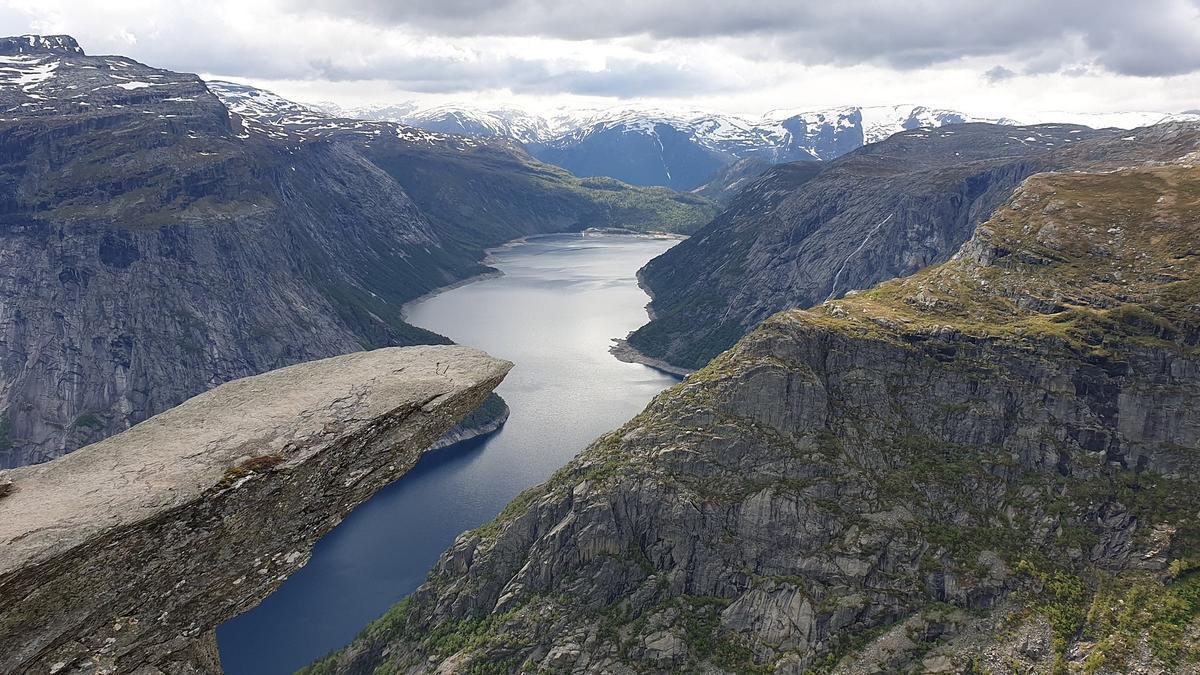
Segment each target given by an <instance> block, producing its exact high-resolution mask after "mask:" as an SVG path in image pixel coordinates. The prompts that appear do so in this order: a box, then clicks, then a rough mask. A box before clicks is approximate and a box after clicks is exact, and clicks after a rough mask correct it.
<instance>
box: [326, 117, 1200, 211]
mask: <svg viewBox="0 0 1200 675" xmlns="http://www.w3.org/2000/svg"><path fill="white" fill-rule="evenodd" d="M321 107H322V108H323V109H325V110H327V111H329V112H331V113H333V114H336V115H338V116H341V117H351V118H357V119H367V120H390V121H395V122H403V123H405V124H410V125H412V126H416V127H420V128H422V129H428V130H430V131H438V132H446V133H463V134H470V135H476V136H482V137H486V138H506V139H509V140H512V141H515V142H517V143H520V144H522V145H523V146H524V147H525V148H526V149H527V150H528V151H529V152H530V153H531V154H533V155H534V156H535V157H537V158H538V159H540V160H542V161H545V162H549V163H551V164H555V165H558V166H561V167H564V168H566V169H568V170H570V171H571V172H572V173H575V174H576V175H580V176H609V177H613V178H617V179H620V180H623V181H625V182H627V183H632V184H634V185H662V186H667V187H670V188H672V189H675V190H680V191H687V190H697V189H699V188H702V187H703V186H705V185H706V184H708V183H710V182H714V181H716V182H719V181H720V178H719V174H720V173H721V172H722V171H724V170H726V169H727V168H728V167H730V166H731V165H734V164H737V163H739V162H741V161H743V160H753V161H754V162H765V163H770V164H777V163H781V162H791V161H800V160H812V159H820V160H832V159H836V158H837V157H840V156H841V155H844V154H846V153H848V152H852V151H854V150H856V149H858V148H860V147H862V146H863V145H866V144H870V143H877V142H879V141H882V140H884V139H886V138H887V137H889V136H891V135H892V134H896V133H900V132H902V131H913V130H916V129H922V128H926V129H928V128H939V127H942V126H946V125H951V124H965V123H972V122H988V123H993V124H1004V125H1010V126H1020V125H1031V124H1050V123H1059V124H1078V125H1084V126H1089V127H1092V128H1095V129H1102V128H1122V129H1133V128H1137V127H1143V126H1149V125H1152V124H1159V123H1162V122H1168V121H1182V122H1186V121H1200V114H1197V113H1195V112H1194V111H1193V112H1184V113H1155V112H1118V113H1073V112H1048V113H1039V114H1035V115H1031V116H1030V117H1029V119H1023V120H1020V121H1018V120H1014V119H1009V118H1000V117H996V118H985V117H978V116H972V115H968V114H965V113H962V112H958V111H954V110H945V109H939V108H929V107H926V106H919V105H911V104H905V105H890V106H844V107H840V108H828V109H816V110H813V109H780V110H772V111H770V112H768V113H766V114H765V115H763V116H761V117H750V116H744V115H730V114H719V113H712V112H702V111H690V112H688V111H669V110H662V109H657V108H650V107H642V106H624V107H613V108H606V109H578V110H575V109H565V108H564V109H559V110H556V111H553V112H550V113H548V114H545V115H535V114H532V113H530V112H527V111H523V110H519V109H516V108H511V107H510V108H496V109H485V108H479V107H475V106H470V105H453V104H443V105H438V106H434V107H423V106H420V105H418V104H416V103H411V102H408V103H401V104H394V105H383V106H360V107H356V108H342V107H339V106H337V105H335V104H331V103H326V104H322V105H321ZM702 194H708V193H702Z"/></svg>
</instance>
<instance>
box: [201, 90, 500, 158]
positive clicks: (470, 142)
mask: <svg viewBox="0 0 1200 675" xmlns="http://www.w3.org/2000/svg"><path fill="white" fill-rule="evenodd" d="M205 84H206V85H207V86H208V89H209V90H210V91H212V93H214V94H216V96H217V98H219V99H221V102H222V103H224V104H225V107H226V108H228V109H229V111H230V112H232V113H233V114H235V115H237V116H238V117H239V118H240V119H241V121H242V125H243V127H244V129H245V133H246V134H251V133H256V134H261V135H264V136H268V137H271V138H275V139H281V140H282V139H287V138H296V139H302V138H331V137H347V136H354V137H358V138H368V139H369V138H374V137H380V136H388V137H393V136H394V137H396V138H399V139H400V140H402V141H405V142H408V143H414V144H424V145H434V144H438V145H448V146H454V147H457V148H460V149H461V148H467V147H472V146H475V145H479V144H481V143H484V142H485V141H484V140H483V139H481V138H478V137H473V136H469V135H452V134H446V133H440V132H437V131H430V130H427V129H423V128H420V127H417V126H414V125H411V124H404V123H401V122H396V121H392V120H383V119H357V118H350V117H337V116H333V114H332V113H329V112H326V111H325V109H323V108H321V109H319V108H317V107H316V106H312V107H310V106H306V105H302V104H300V103H296V102H295V101H291V100H289V99H286V98H284V97H282V96H279V95H278V94H275V93H273V92H270V91H267V90H265V89H259V88H257V87H252V86H250V85H246V84H239V83H237V82H226V81H223V80H209V81H207V82H206V83H205Z"/></svg>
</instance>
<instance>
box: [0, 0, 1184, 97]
mask: <svg viewBox="0 0 1200 675" xmlns="http://www.w3.org/2000/svg"><path fill="white" fill-rule="evenodd" d="M0 33H3V34H5V35H16V34H23V33H42V34H51V33H67V34H70V35H73V36H75V37H76V38H77V39H78V40H79V42H80V44H81V45H82V46H83V48H84V49H85V50H86V51H87V52H88V53H90V54H122V55H126V56H130V57H132V58H135V59H137V60H139V61H142V62H143V63H147V64H149V65H152V66H157V67H161V68H168V69H171V70H179V71H187V72H195V73H200V74H202V75H203V76H205V77H209V78H220V79H231V80H235V81H240V82H246V83H249V84H254V85H257V86H262V87H264V88H267V89H271V90H272V91H275V92H277V93H279V94H281V95H283V96H286V97H289V98H293V99H296V100H301V101H308V102H320V101H332V102H335V103H338V104H340V105H343V106H356V105H366V104H386V103H399V102H404V101H417V102H420V103H424V104H435V103H446V102H463V103H470V104H474V105H484V106H493V105H513V106H517V107H523V108H527V109H531V110H533V111H535V112H547V111H549V110H551V109H553V108H557V107H597V106H606V105H627V104H629V103H631V102H634V103H638V104H645V105H656V106H660V107H667V108H676V109H702V110H716V111H722V112H728V113H739V114H746V115H758V114H762V113H764V112H766V111H768V110H773V109H780V108H801V109H805V108H824V107H831V106H839V105H889V104H899V103H916V104H921V105H928V106H935V107H945V108H952V109H956V110H961V111H964V112H967V113H970V114H975V115H980V116H991V117H1000V116H1006V117H1016V118H1020V117H1028V116H1030V115H1034V114H1036V113H1044V112H1048V111H1070V112H1083V113H1088V112H1114V111H1132V110H1148V111H1160V112H1182V111H1185V110H1194V109H1200V0H1119V1H1118V0H953V1H949V0H908V1H901V0H890V1H889V0H825V1H822V2H808V1H805V0H791V1H789V2H785V1H780V0H755V1H754V2H735V1H731V0H727V1H724V2H722V1H718V0H603V1H601V2H592V1H588V2H570V1H568V0H399V1H396V0H392V1H388V0H262V1H257V0H192V1H189V2H177V1H174V0H162V1H158V2H153V1H148V0H103V1H99V2H96V1H87V0H0Z"/></svg>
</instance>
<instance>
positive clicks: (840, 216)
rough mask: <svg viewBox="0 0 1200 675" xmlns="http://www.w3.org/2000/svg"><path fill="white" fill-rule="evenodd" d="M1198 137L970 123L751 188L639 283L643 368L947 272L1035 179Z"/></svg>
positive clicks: (1111, 164) (1143, 155)
mask: <svg viewBox="0 0 1200 675" xmlns="http://www.w3.org/2000/svg"><path fill="white" fill-rule="evenodd" d="M1198 139H1200V132H1198V131H1197V126H1196V125H1186V124H1173V125H1163V126H1160V127H1149V128H1146V129H1142V130H1139V131H1136V132H1122V131H1117V130H1111V129H1110V130H1107V131H1094V130H1091V129H1088V128H1086V127H1077V126H1069V125H1039V126H1033V127H1007V126H997V125H990V124H961V125H955V126H952V127H942V128H940V129H918V130H915V131H909V132H904V133H901V134H897V135H895V136H893V137H891V138H889V139H887V140H885V141H883V142H880V143H876V144H873V145H868V146H866V147H864V148H861V149H859V150H857V151H855V152H853V153H850V154H849V155H846V156H844V157H842V158H840V159H837V160H835V161H832V162H828V163H826V166H825V167H824V168H823V169H822V170H821V171H820V172H819V173H817V174H816V176H815V177H813V176H812V175H811V174H812V173H813V171H812V167H803V169H802V170H798V169H797V168H795V167H793V166H790V165H789V166H784V167H779V168H776V169H774V170H772V171H771V172H769V173H768V174H767V175H765V176H763V177H762V178H760V179H759V180H757V181H756V182H754V183H752V184H750V185H749V186H748V187H746V188H745V189H744V190H743V191H742V192H741V193H740V194H739V195H738V196H737V197H736V198H734V199H733V200H732V202H731V203H730V205H729V207H728V209H727V210H726V211H724V212H723V213H722V214H721V215H719V216H718V217H717V218H716V219H715V220H714V221H713V222H712V223H711V224H709V225H708V226H706V227H705V228H703V229H702V230H700V231H699V232H697V233H696V234H695V235H694V236H693V237H692V238H691V239H689V240H688V241H686V242H683V243H682V244H680V245H679V246H676V247H675V248H673V249H671V250H670V251H668V252H667V253H665V254H663V255H662V256H659V257H658V258H656V259H655V260H652V261H651V262H650V263H648V264H647V265H646V266H645V267H644V268H643V269H642V271H641V275H640V278H641V280H642V282H643V284H644V286H645V287H646V289H647V291H648V292H649V293H650V294H651V295H652V296H653V298H654V300H653V303H652V305H651V312H652V316H653V320H652V321H651V322H650V323H649V324H647V325H646V326H644V327H642V328H640V329H639V330H637V331H636V332H634V333H633V334H632V335H630V336H629V344H630V345H631V346H633V347H634V348H636V349H638V350H640V351H641V352H642V353H643V354H645V355H646V356H648V357H652V358H657V359H662V360H664V361H667V362H669V363H671V364H673V365H676V366H682V367H685V368H699V367H700V366H702V365H704V364H705V363H707V362H708V360H709V359H711V358H712V357H713V356H715V355H716V354H718V353H720V352H721V351H722V350H724V349H726V348H728V347H729V346H730V345H732V344H733V343H734V342H735V341H736V340H737V339H738V338H740V337H742V336H743V335H745V334H746V333H747V332H748V331H749V330H750V329H751V328H753V327H754V326H755V325H757V324H758V323H759V322H760V321H762V320H763V319H765V318H767V317H768V316H770V315H772V314H774V313H775V312H778V311H781V310H784V309H789V308H796V307H799V308H803V307H811V306H812V305H815V304H817V303H820V302H822V301H824V300H826V299H829V298H837V297H840V296H841V295H843V294H844V293H846V292H848V291H850V290H854V289H862V288H869V287H870V286H873V285H874V284H877V283H879V282H880V281H884V280H887V279H890V278H894V277H897V276H903V275H906V274H912V273H913V272H915V271H917V270H919V269H921V268H923V267H926V266H928V265H931V264H936V263H940V262H943V261H945V260H946V259H947V258H949V257H950V256H951V255H952V254H953V253H954V252H955V251H957V250H958V248H959V247H960V246H961V245H962V244H963V242H965V241H966V240H967V238H969V237H970V236H971V233H972V232H973V231H974V229H975V227H976V226H977V225H978V224H979V223H980V222H982V221H984V220H986V219H987V218H988V216H989V215H990V214H991V213H992V211H993V210H994V209H995V208H996V207H997V206H999V205H1000V204H1002V203H1003V202H1004V201H1005V200H1006V199H1007V198H1008V196H1009V195H1010V194H1011V193H1012V191H1013V189H1014V188H1016V186H1017V185H1019V184H1020V183H1021V181H1022V180H1024V179H1025V178H1026V177H1027V176H1029V175H1031V174H1033V173H1035V172H1039V171H1051V170H1063V169H1070V168H1077V169H1092V168H1097V167H1100V168H1104V169H1112V168H1116V167H1119V166H1126V165H1132V164H1135V163H1139V162H1144V161H1148V160H1161V161H1169V160H1172V159H1175V158H1176V157H1179V156H1181V155H1183V154H1185V153H1187V152H1191V151H1193V150H1195V149H1196V148H1197V147H1200V145H1198V143H1200V140H1198Z"/></svg>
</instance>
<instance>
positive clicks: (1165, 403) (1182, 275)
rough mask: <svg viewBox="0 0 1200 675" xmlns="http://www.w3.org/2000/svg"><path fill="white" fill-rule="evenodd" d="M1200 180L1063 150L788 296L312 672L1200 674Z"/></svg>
mask: <svg viewBox="0 0 1200 675" xmlns="http://www.w3.org/2000/svg"><path fill="white" fill-rule="evenodd" d="M1198 195H1200V169H1197V168H1195V167H1191V166H1170V167H1160V168H1153V169H1142V170H1135V171H1123V172H1115V173H1104V174H1091V175H1089V174H1042V175H1038V176H1035V177H1034V178H1031V179H1030V180H1029V181H1027V182H1026V183H1025V184H1024V186H1023V187H1022V188H1021V189H1020V190H1018V191H1017V193H1016V194H1015V196H1014V197H1013V199H1012V200H1011V201H1010V203H1009V204H1008V205H1007V206H1006V207H1004V208H1003V209H1001V210H1000V211H999V212H998V213H997V214H996V216H995V217H993V218H992V219H991V220H989V221H988V223H986V224H985V225H984V226H983V227H981V228H980V229H979V231H978V232H977V233H976V235H975V236H974V238H973V239H972V240H971V242H970V243H969V244H968V246H967V247H965V248H964V250H963V251H962V253H961V254H960V255H958V256H957V257H956V258H954V259H953V260H951V261H949V262H947V263H945V264H944V265H941V266H938V267H935V268H932V269H930V270H926V271H925V272H922V273H920V274H917V275H914V276H913V277H910V278H907V279H903V280H898V281H894V282H889V283H887V284H883V285H881V286H879V287H878V288H876V289H873V290H871V291H868V292H865V293H862V294H859V295H855V296H853V297H849V298H846V299H843V300H841V301H837V302H831V303H826V304H824V305H822V306H821V307H820V308H818V309H816V310H813V311H800V310H793V311H789V312H784V313H781V314H779V315H776V316H775V317H773V318H771V319H770V320H768V321H767V322H765V323H764V324H763V325H762V326H761V327H760V328H758V329H757V330H755V331H754V332H753V333H751V334H750V335H749V336H748V337H746V338H745V339H743V340H741V341H740V342H739V343H738V344H737V346H735V347H734V348H733V349H731V350H729V351H728V352H726V353H725V354H723V355H722V356H720V357H719V358H718V359H716V360H715V361H714V362H713V363H711V364H709V365H708V366H707V367H705V368H704V369H702V370H700V371H698V372H697V373H695V374H693V375H692V376H690V377H689V378H688V379H687V380H685V381H684V382H683V383H682V384H680V385H679V386H677V387H675V388H673V389H671V390H669V391H667V392H665V393H664V394H662V395H660V396H659V397H658V398H657V399H656V400H655V401H654V402H652V403H651V405H650V406H649V407H648V408H647V409H646V410H645V411H644V412H643V413H642V414H641V415H639V416H638V417H637V418H635V419H634V420H632V421H631V422H630V423H628V424H627V425H626V426H625V427H623V428H622V429H620V430H618V431H616V432H614V433H612V434H610V435H608V436H605V437H603V438H601V439H600V440H598V441H597V442H596V443H595V444H593V445H592V446H591V447H590V448H589V449H587V450H585V451H584V452H583V453H582V454H581V455H580V456H579V457H578V458H577V459H576V460H575V461H573V462H572V463H571V464H569V465H568V466H567V467H565V468H564V469H563V470H561V471H560V472H559V473H558V474H556V475H555V476H554V477H553V478H552V479H551V480H550V481H549V482H548V483H547V484H545V485H543V486H541V487H539V488H535V489H533V490H531V491H529V492H526V493H525V494H523V495H521V496H520V497H518V499H517V500H516V501H515V502H514V503H513V504H512V505H510V507H509V508H508V509H506V510H505V512H504V513H503V514H501V516H500V517H499V518H498V519H497V521H496V522H495V523H492V524H490V525H487V526H484V527H483V528H480V529H479V530H476V531H473V532H469V533H467V534H465V535H463V536H462V537H460V538H459V540H458V541H457V542H456V543H455V545H454V546H453V547H452V548H451V549H450V550H449V551H448V552H447V553H446V554H445V555H444V556H443V557H442V559H441V561H440V562H439V564H438V565H437V567H436V568H435V569H434V570H433V572H432V573H431V574H430V576H429V579H428V580H427V582H426V583H425V584H424V585H423V586H422V587H421V588H420V589H419V590H418V591H417V592H416V593H414V595H413V596H412V597H411V598H410V599H408V600H407V601H406V602H405V603H403V604H401V605H398V606H397V607H396V608H395V609H393V610H392V611H391V612H389V613H388V614H387V615H385V616H384V617H383V618H381V619H380V620H378V621H377V622H376V623H375V624H373V625H372V626H371V627H370V628H369V629H368V630H367V631H365V632H364V633H363V635H362V637H360V638H359V640H357V641H356V642H355V643H354V644H353V645H352V646H351V647H349V648H348V649H347V650H346V651H344V652H343V653H341V654H338V655H335V656H334V657H331V658H329V659H326V660H325V661H322V662H320V663H318V664H316V665H314V666H313V668H312V672H313V673H330V672H338V673H369V672H372V670H373V669H374V668H376V667H377V666H380V665H383V666H385V667H386V668H391V669H394V670H393V671H392V672H434V671H436V672H442V673H453V672H472V669H473V668H475V669H490V670H493V671H499V672H517V671H522V672H523V671H527V670H532V671H535V672H555V673H559V672H573V673H601V672H603V673H634V672H646V671H652V672H666V671H671V672H737V673H744V672H764V671H765V672H782V673H797V674H799V673H803V672H806V671H807V670H809V669H813V670H817V671H829V670H831V669H837V670H838V671H839V672H846V673H861V672H907V671H915V672H922V671H929V672H977V671H973V670H972V668H984V669H985V670H984V672H986V669H987V668H999V669H1003V668H1006V667H1009V666H1011V664H1012V663H1020V664H1022V666H1023V667H1029V668H1031V669H1034V671H1036V672H1047V671H1049V670H1050V668H1051V667H1052V666H1054V667H1058V666H1063V667H1065V665H1066V664H1068V663H1071V664H1074V666H1075V667H1078V668H1082V667H1083V664H1085V663H1089V664H1091V665H1090V666H1089V667H1094V668H1097V669H1098V670H1099V672H1105V671H1106V669H1107V672H1128V670H1127V669H1128V668H1132V667H1135V666H1136V667H1144V668H1147V669H1148V670H1147V671H1146V672H1161V671H1172V672H1190V671H1188V668H1191V669H1192V670H1193V671H1194V663H1195V662H1194V661H1193V660H1189V659H1194V658H1195V657H1196V656H1197V655H1198V654H1200V640H1198V639H1197V638H1196V635H1197V634H1200V633H1198V631H1197V627H1198V626H1200V577H1198V576H1197V575H1196V574H1195V573H1193V572H1190V571H1189V570H1193V569H1195V568H1196V567H1197V566H1198V565H1200V523H1198V522H1197V521H1196V519H1195V514H1196V513H1198V512H1200V454H1198V451H1200V415H1198V414H1197V410H1200V352H1197V347H1198V345H1200V305H1198V304H1197V302H1196V298H1197V297H1200V293H1198V290H1200V286H1198V284H1200V262H1198V260H1197V257H1196V246H1197V242H1198V241H1200V218H1198V217H1197V213H1200V201H1198V200H1200V197H1198ZM1115 608H1120V609H1119V610H1118V609H1115ZM1163 608H1170V609H1163ZM1163 635H1168V636H1170V637H1169V638H1168V639H1163V638H1162V637H1161V636H1163ZM1147 645H1148V646H1147ZM1006 664H1008V665H1006ZM1055 664H1058V665H1057V666H1056V665H1055Z"/></svg>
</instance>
